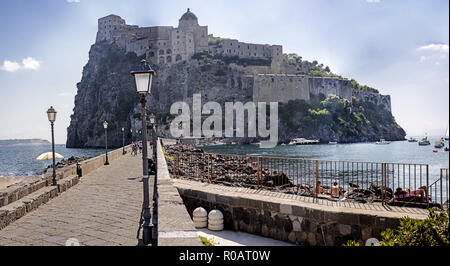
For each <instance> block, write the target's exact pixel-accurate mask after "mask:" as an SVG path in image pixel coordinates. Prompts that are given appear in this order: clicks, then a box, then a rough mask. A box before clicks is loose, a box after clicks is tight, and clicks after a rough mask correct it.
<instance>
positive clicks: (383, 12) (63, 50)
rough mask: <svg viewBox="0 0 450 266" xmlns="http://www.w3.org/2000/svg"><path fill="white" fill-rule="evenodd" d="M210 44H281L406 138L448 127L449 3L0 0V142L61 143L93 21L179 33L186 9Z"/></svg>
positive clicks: (395, 0) (410, 0)
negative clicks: (384, 102)
mask: <svg viewBox="0 0 450 266" xmlns="http://www.w3.org/2000/svg"><path fill="white" fill-rule="evenodd" d="M188 7H189V8H191V10H192V11H193V12H194V13H195V14H196V15H197V16H198V17H199V22H200V24H201V25H207V26H209V32H210V33H213V34H214V35H215V36H221V37H229V38H236V39H239V40H241V41H245V42H255V43H269V44H281V45H283V46H284V50H285V52H287V53H297V54H299V55H301V56H302V57H303V58H305V59H307V60H310V61H312V60H318V61H319V62H321V63H323V64H325V65H328V66H330V68H331V69H332V71H333V72H335V73H338V74H340V75H342V76H345V77H349V78H354V79H356V80H358V81H359V83H361V84H366V85H369V86H371V87H375V88H377V89H378V90H379V91H380V92H381V93H382V94H390V95H391V98H392V109H393V113H394V116H395V117H396V119H397V122H398V123H399V124H400V125H401V126H402V127H403V128H404V129H405V130H406V132H407V133H408V134H409V135H423V134H424V133H425V132H427V133H428V134H430V135H442V134H444V133H445V130H446V127H447V125H448V121H449V33H448V32H449V2H448V0H426V1H425V0H314V1H313V0H303V1H299V0H291V1H288V0H284V1H283V0H279V1H273V0H248V1H242V0H214V1H211V0H209V1H207V0H195V1H181V0H179V1H175V0H174V1H170V0H169V1H168V0H165V1H151V0H142V1H141V0H127V1H122V0H33V1H30V0H0V23H1V25H2V26H1V27H0V35H1V36H2V38H1V39H2V41H1V42H0V112H1V115H0V139H7V138H44V139H50V133H49V123H48V120H47V117H46V114H45V112H46V110H47V109H48V108H49V107H50V105H53V106H54V107H55V108H56V109H57V111H58V117H57V122H56V141H57V143H65V140H66V133H67V127H68V125H69V122H70V115H71V114H72V109H73V106H74V96H75V94H76V83H77V82H79V81H80V80H81V72H82V68H83V66H84V65H85V64H86V63H87V60H88V52H89V48H90V46H91V45H92V44H93V43H94V41H95V36H96V31H97V19H98V18H100V17H103V16H106V15H109V14H117V15H120V16H121V17H122V18H124V19H125V20H126V21H127V23H128V24H135V25H140V26H156V25H167V26H177V25H178V19H179V18H180V16H181V15H182V14H183V13H184V12H185V11H186V9H187V8H188Z"/></svg>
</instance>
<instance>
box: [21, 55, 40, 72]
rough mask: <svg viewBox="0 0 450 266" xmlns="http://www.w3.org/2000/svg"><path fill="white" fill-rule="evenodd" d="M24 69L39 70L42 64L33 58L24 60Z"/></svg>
mask: <svg viewBox="0 0 450 266" xmlns="http://www.w3.org/2000/svg"><path fill="white" fill-rule="evenodd" d="M22 64H23V68H25V69H32V70H37V69H38V68H39V67H40V66H41V63H39V61H37V60H36V59H34V58H32V57H28V58H25V59H23V60H22Z"/></svg>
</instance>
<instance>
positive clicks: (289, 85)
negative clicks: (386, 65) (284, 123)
mask: <svg viewBox="0 0 450 266" xmlns="http://www.w3.org/2000/svg"><path fill="white" fill-rule="evenodd" d="M257 70H259V69H255V72H257ZM245 80H246V83H245V84H244V86H245V88H246V89H247V90H250V91H252V92H253V101H254V102H281V103H287V102H289V101H290V100H305V101H309V100H310V95H311V94H312V95H317V96H319V95H321V94H323V95H325V97H326V96H328V95H336V96H339V97H341V98H343V99H347V100H348V101H349V102H350V103H352V102H353V97H355V98H357V99H360V100H362V101H365V102H372V103H374V104H375V105H377V106H381V107H382V108H384V109H385V110H387V111H389V112H391V97H390V95H381V94H379V93H373V92H367V91H362V90H357V89H353V88H352V86H351V82H350V81H349V80H345V79H338V78H327V77H311V76H306V75H288V74H256V73H253V74H251V75H247V76H245Z"/></svg>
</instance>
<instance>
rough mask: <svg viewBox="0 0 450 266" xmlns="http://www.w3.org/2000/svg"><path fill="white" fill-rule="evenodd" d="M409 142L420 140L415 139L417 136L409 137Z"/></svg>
mask: <svg viewBox="0 0 450 266" xmlns="http://www.w3.org/2000/svg"><path fill="white" fill-rule="evenodd" d="M408 142H418V140H417V139H415V138H409V139H408Z"/></svg>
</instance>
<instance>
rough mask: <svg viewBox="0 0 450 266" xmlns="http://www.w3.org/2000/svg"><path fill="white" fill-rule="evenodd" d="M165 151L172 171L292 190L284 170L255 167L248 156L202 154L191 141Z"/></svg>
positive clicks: (199, 178) (190, 176) (227, 181)
mask: <svg viewBox="0 0 450 266" xmlns="http://www.w3.org/2000/svg"><path fill="white" fill-rule="evenodd" d="M166 152H167V154H168V155H169V156H172V157H173V158H174V159H175V160H173V161H171V160H168V166H169V171H170V173H171V174H172V175H176V176H179V177H183V178H184V177H186V178H192V179H197V180H203V181H210V182H212V183H221V184H225V185H230V186H238V187H250V188H257V187H258V184H260V185H261V184H262V185H263V186H264V187H265V188H270V189H276V190H283V191H291V192H293V191H294V189H293V188H294V183H293V182H292V180H290V179H289V178H288V177H287V175H286V174H285V173H283V172H277V171H273V172H271V171H269V170H268V169H259V168H258V165H257V163H256V162H254V161H251V158H250V157H242V156H231V157H230V156H226V155H220V154H206V153H204V152H203V150H201V149H197V148H195V147H193V146H192V145H174V146H169V147H167V150H166ZM177 160H178V161H177ZM259 170H260V173H259ZM258 174H260V176H258Z"/></svg>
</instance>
